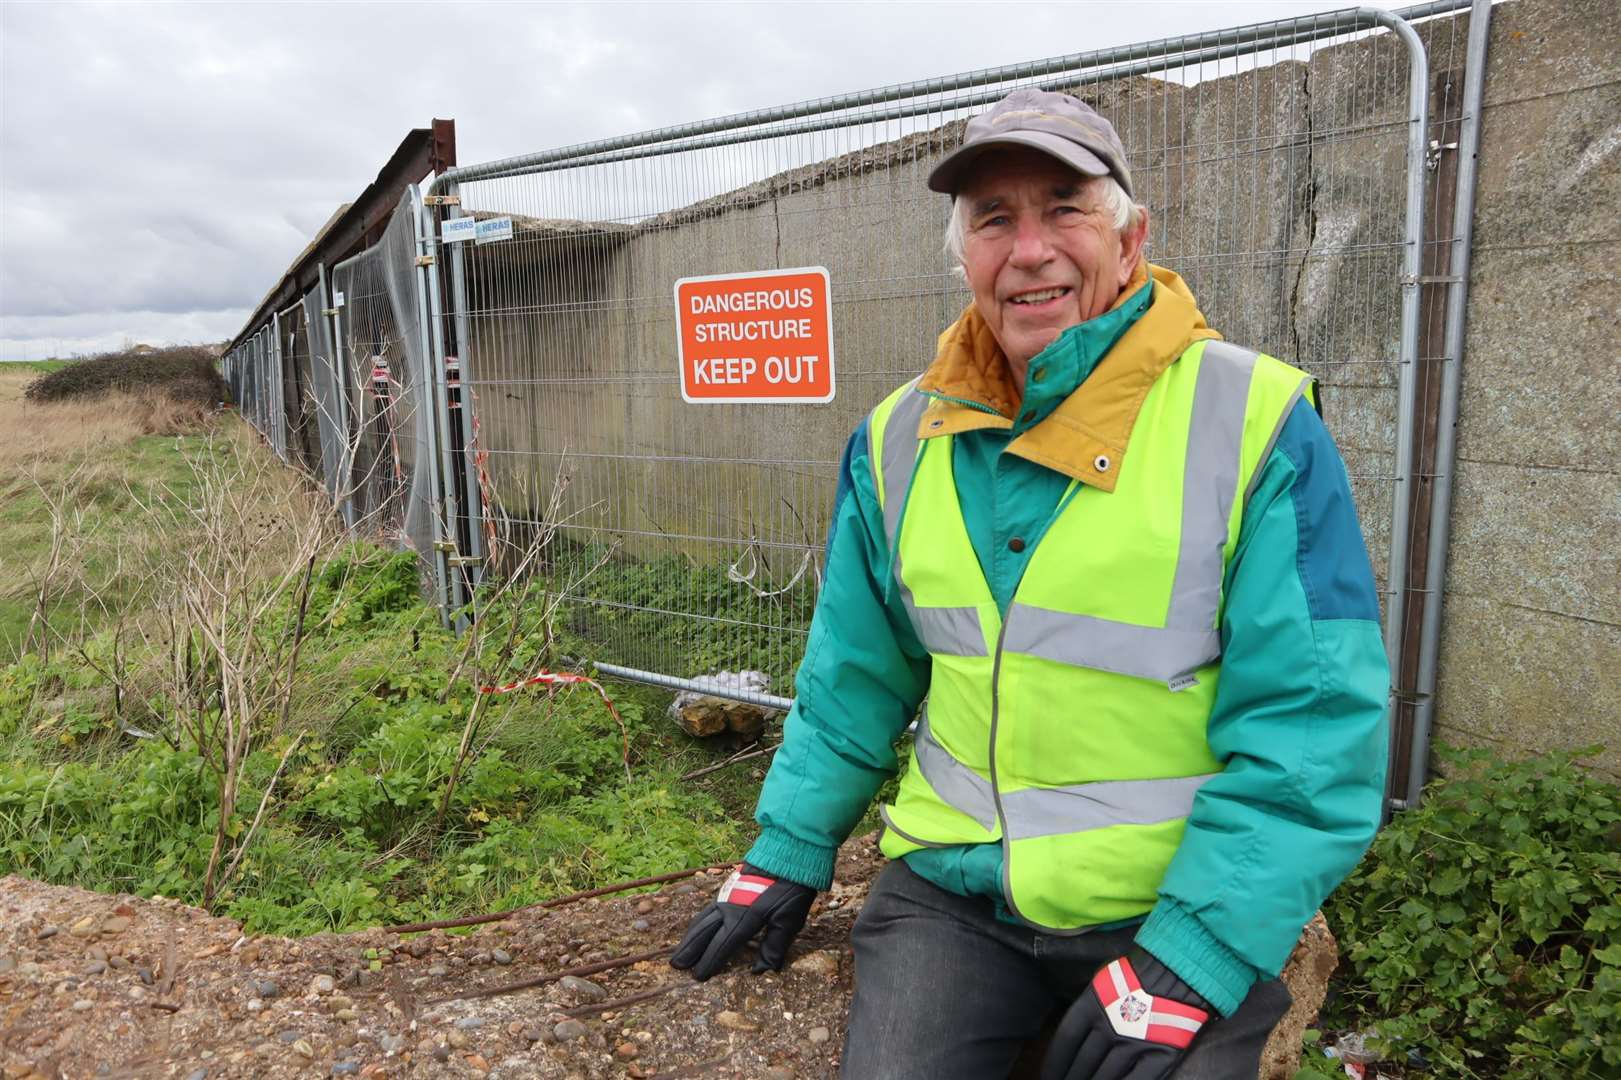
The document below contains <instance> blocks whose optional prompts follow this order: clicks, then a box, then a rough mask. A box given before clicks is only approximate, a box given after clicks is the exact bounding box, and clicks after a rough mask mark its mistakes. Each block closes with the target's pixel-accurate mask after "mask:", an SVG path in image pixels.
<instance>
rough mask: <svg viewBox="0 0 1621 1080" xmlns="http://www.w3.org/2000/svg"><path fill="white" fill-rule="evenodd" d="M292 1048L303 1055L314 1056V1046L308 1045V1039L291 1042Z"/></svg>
mask: <svg viewBox="0 0 1621 1080" xmlns="http://www.w3.org/2000/svg"><path fill="white" fill-rule="evenodd" d="M293 1049H294V1050H296V1051H297V1052H298V1053H299V1054H300V1055H302V1056H303V1057H307V1058H313V1057H314V1056H315V1047H313V1046H311V1045H310V1041H309V1040H308V1039H299V1040H298V1041H297V1042H295V1043H293Z"/></svg>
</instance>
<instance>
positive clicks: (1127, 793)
mask: <svg viewBox="0 0 1621 1080" xmlns="http://www.w3.org/2000/svg"><path fill="white" fill-rule="evenodd" d="M912 756H913V759H914V761H915V762H916V764H917V767H918V768H919V769H920V770H922V772H923V779H925V780H927V781H928V782H929V786H930V787H931V788H933V789H934V791H935V794H937V795H939V796H940V798H941V800H942V801H944V802H945V803H946V805H948V806H950V807H951V808H952V809H954V810H957V811H959V812H961V813H963V814H965V815H967V816H968V817H970V818H973V819H974V820H975V821H976V822H978V823H979V824H980V825H982V826H984V827H985V828H986V829H988V830H989V829H994V828H995V827H996V794H995V791H994V790H993V789H992V787H991V783H990V781H989V780H986V779H985V778H984V777H982V776H980V775H979V774H978V773H977V772H975V771H974V770H973V769H970V768H969V767H968V766H966V765H964V764H963V763H962V762H960V761H958V760H957V759H956V758H954V757H952V756H951V754H950V752H949V751H947V750H946V748H945V747H943V746H941V745H940V743H939V742H938V741H936V739H935V738H934V734H933V732H931V731H930V730H929V724H928V713H927V711H925V712H924V715H923V719H922V720H921V721H919V723H918V726H917V735H916V738H915V739H914V741H913V744H912ZM1214 775H1216V774H1215V773H1208V774H1206V775H1203V776H1176V777H1170V778H1168V779H1164V780H1101V781H1098V782H1096V783H1091V784H1073V785H1071V786H1069V787H1059V788H1026V789H1024V790H1023V791H1014V792H1004V793H1003V794H1002V813H1003V818H1004V820H1005V822H1006V824H1007V838H1008V839H1009V840H1030V839H1034V838H1036V837H1039V836H1061V835H1067V834H1070V833H1080V832H1087V831H1090V830H1092V829H1103V828H1107V827H1109V826H1111V825H1157V824H1159V823H1160V822H1163V821H1176V820H1178V819H1181V818H1185V817H1187V816H1188V814H1189V813H1191V812H1192V810H1193V797H1194V795H1196V794H1197V793H1198V791H1199V789H1200V788H1201V787H1203V786H1204V785H1205V783H1206V781H1208V780H1209V779H1210V778H1211V777H1212V776H1214Z"/></svg>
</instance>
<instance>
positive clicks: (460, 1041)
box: [445, 1028, 473, 1050]
mask: <svg viewBox="0 0 1621 1080" xmlns="http://www.w3.org/2000/svg"><path fill="white" fill-rule="evenodd" d="M445 1042H447V1043H449V1044H450V1048H451V1049H452V1050H466V1049H467V1048H468V1047H469V1046H472V1045H473V1040H472V1039H470V1038H468V1037H467V1032H465V1031H463V1030H462V1029H461V1028H451V1029H450V1033H449V1034H448V1035H446V1036H445Z"/></svg>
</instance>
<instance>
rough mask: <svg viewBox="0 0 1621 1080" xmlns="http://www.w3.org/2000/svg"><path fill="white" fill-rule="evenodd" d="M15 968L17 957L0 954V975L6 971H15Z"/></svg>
mask: <svg viewBox="0 0 1621 1080" xmlns="http://www.w3.org/2000/svg"><path fill="white" fill-rule="evenodd" d="M16 968H17V958H16V957H15V956H0V975H4V974H5V973H6V972H8V971H15V970H16Z"/></svg>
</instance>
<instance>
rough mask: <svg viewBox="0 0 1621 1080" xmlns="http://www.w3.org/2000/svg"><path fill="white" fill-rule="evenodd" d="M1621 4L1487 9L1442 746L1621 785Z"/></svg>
mask: <svg viewBox="0 0 1621 1080" xmlns="http://www.w3.org/2000/svg"><path fill="white" fill-rule="evenodd" d="M1618 38H1621V9H1618V8H1617V7H1616V5H1615V4H1614V3H1613V2H1611V0H1516V2H1513V3H1507V4H1502V5H1500V6H1498V7H1497V8H1495V9H1494V11H1493V18H1492V30H1491V43H1490V48H1491V52H1490V62H1489V64H1488V67H1487V77H1486V101H1485V110H1484V113H1483V120H1482V143H1481V153H1480V166H1479V168H1480V175H1479V188H1478V194H1477V196H1476V199H1477V201H1476V207H1475V236H1474V261H1473V264H1472V266H1471V271H1470V294H1469V317H1468V341H1467V342H1466V345H1465V349H1466V359H1465V362H1464V368H1463V398H1462V415H1461V419H1460V423H1459V429H1458V472H1457V491H1456V501H1455V503H1454V510H1453V529H1452V545H1451V555H1450V560H1451V563H1450V566H1449V573H1448V576H1447V582H1446V590H1447V592H1446V608H1445V623H1444V629H1443V642H1442V644H1443V648H1442V654H1441V665H1442V666H1441V672H1440V701H1439V704H1438V709H1437V712H1438V723H1439V728H1440V730H1439V731H1438V735H1439V736H1440V737H1441V738H1444V739H1447V740H1450V741H1453V742H1474V743H1485V744H1490V745H1499V746H1502V747H1503V748H1504V750H1505V752H1517V751H1520V750H1523V749H1530V748H1534V749H1546V748H1554V747H1565V748H1569V747H1578V746H1585V745H1591V744H1597V743H1607V744H1608V746H1609V750H1608V752H1607V753H1606V754H1605V755H1604V757H1603V758H1602V760H1601V763H1600V764H1601V767H1603V768H1605V769H1606V770H1608V771H1610V772H1612V773H1615V774H1621V482H1618V481H1617V468H1618V465H1621V344H1618V342H1621V316H1618V311H1621V287H1618V286H1621V55H1618V53H1617V50H1616V48H1615V43H1616V41H1617V40H1618Z"/></svg>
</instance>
